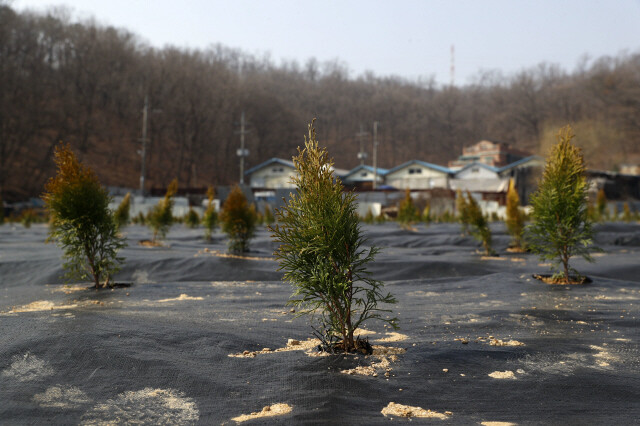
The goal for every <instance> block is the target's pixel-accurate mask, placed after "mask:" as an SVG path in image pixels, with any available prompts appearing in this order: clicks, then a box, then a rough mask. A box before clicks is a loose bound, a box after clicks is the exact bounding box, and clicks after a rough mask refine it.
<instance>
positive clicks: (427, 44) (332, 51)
mask: <svg viewBox="0 0 640 426" xmlns="http://www.w3.org/2000/svg"><path fill="white" fill-rule="evenodd" d="M9 1H10V4H11V5H12V7H13V8H15V9H17V10H24V9H27V8H28V9H32V10H36V11H44V10H47V9H49V8H50V7H51V6H61V5H64V6H67V7H68V8H69V9H70V11H71V12H72V16H73V17H74V19H85V18H89V17H95V18H96V20H97V21H98V22H100V23H102V24H108V25H113V26H116V27H123V28H126V29H128V30H130V31H132V32H134V33H136V34H137V35H138V36H140V38H141V39H142V40H144V41H146V42H147V43H149V44H151V45H153V46H156V47H162V46H164V45H166V44H172V45H175V46H179V47H189V48H206V47H207V46H209V45H211V44H216V43H220V44H222V45H225V46H227V47H231V48H239V49H241V50H243V51H245V52H247V53H250V54H254V55H257V56H264V55H265V54H269V55H270V58H271V59H272V60H273V62H275V63H276V64H278V63H280V62H281V61H282V60H296V61H298V62H299V63H300V64H304V63H305V62H306V60H307V59H308V58H310V57H315V58H317V59H318V60H319V61H320V62H323V61H333V60H335V59H338V60H339V61H340V62H341V63H343V64H344V65H346V66H347V68H348V69H349V71H350V76H351V77H357V76H358V75H360V74H362V73H363V72H365V71H372V72H374V73H375V74H376V75H378V76H387V75H397V76H401V77H405V78H408V79H412V80H413V79H418V78H429V77H434V78H435V79H436V80H437V81H438V82H439V83H442V84H446V83H449V81H450V65H451V46H452V45H454V46H455V57H454V58H455V59H454V60H455V83H456V84H458V85H461V84H467V83H470V82H472V79H473V77H474V76H477V75H478V73H479V71H481V70H484V71H487V70H499V71H501V72H502V73H504V74H505V75H509V74H513V73H515V72H518V71H520V70H522V69H525V68H531V67H534V66H536V65H537V64H539V63H541V62H547V63H552V64H558V65H560V66H561V67H562V68H563V69H565V70H566V71H572V70H573V69H574V68H575V67H576V65H577V64H578V62H579V61H581V59H582V58H584V57H585V56H586V57H589V58H591V59H594V58H599V57H601V56H605V55H617V54H619V53H621V52H627V53H638V52H640V0H608V1H598V0H579V1H578V0H536V1H525V0H510V1H507V0H483V1H480V0H475V1H472V0H469V1H453V0H449V1H445V0H443V1H436V0H422V1H418V0H388V1H378V0H351V1H350V0H340V1H339V0H322V1H318V0H315V1H308V0H226V1H221V0H208V1H207V0H183V1H181V2H178V1H175V0H172V1H168V0H154V1H150V0H61V1H51V0H13V1H11V0H9Z"/></svg>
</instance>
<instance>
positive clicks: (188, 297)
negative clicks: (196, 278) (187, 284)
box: [158, 293, 204, 303]
mask: <svg viewBox="0 0 640 426" xmlns="http://www.w3.org/2000/svg"><path fill="white" fill-rule="evenodd" d="M181 300H204V298H203V297H200V296H198V297H191V296H189V295H187V294H185V293H182V294H181V295H180V296H178V297H174V298H171V299H161V300H158V303H167V302H179V301H181Z"/></svg>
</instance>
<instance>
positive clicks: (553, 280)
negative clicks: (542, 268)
mask: <svg viewBox="0 0 640 426" xmlns="http://www.w3.org/2000/svg"><path fill="white" fill-rule="evenodd" d="M532 277H533V278H535V279H537V280H540V281H542V282H543V283H546V284H552V285H580V284H589V283H590V282H592V281H591V278H589V277H585V276H582V275H569V282H565V280H564V278H558V277H554V276H553V275H551V274H533V275H532Z"/></svg>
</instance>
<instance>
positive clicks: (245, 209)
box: [220, 185, 257, 253]
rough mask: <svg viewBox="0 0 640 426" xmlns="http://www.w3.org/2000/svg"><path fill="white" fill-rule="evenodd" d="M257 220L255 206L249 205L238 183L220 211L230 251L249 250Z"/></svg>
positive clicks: (241, 251) (242, 251) (223, 230)
mask: <svg viewBox="0 0 640 426" xmlns="http://www.w3.org/2000/svg"><path fill="white" fill-rule="evenodd" d="M256 222H257V214H256V209H255V207H254V206H253V205H251V206H249V203H248V202H247V198H246V197H245V196H244V193H243V192H242V189H240V187H239V186H237V185H236V186H235V187H234V188H233V189H232V190H231V193H230V194H229V196H228V197H227V199H226V200H225V202H224V205H223V206H222V212H221V213H220V223H221V225H222V232H224V233H225V234H227V236H228V237H229V251H230V252H232V253H244V252H246V251H249V241H250V240H251V239H252V238H253V234H254V232H255V229H256Z"/></svg>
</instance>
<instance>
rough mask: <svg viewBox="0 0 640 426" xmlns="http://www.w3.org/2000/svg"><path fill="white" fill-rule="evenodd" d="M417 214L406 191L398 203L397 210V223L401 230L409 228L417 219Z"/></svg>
mask: <svg viewBox="0 0 640 426" xmlns="http://www.w3.org/2000/svg"><path fill="white" fill-rule="evenodd" d="M418 217H419V214H418V210H417V209H416V206H415V205H414V204H413V199H412V198H411V191H410V190H409V189H407V190H406V191H405V195H404V199H403V200H402V202H401V203H400V207H399V208H398V223H399V224H400V226H401V227H403V228H408V227H410V226H411V225H412V224H413V223H415V222H416V220H417V219H418Z"/></svg>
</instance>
